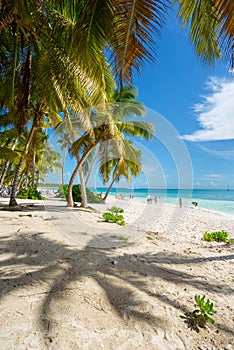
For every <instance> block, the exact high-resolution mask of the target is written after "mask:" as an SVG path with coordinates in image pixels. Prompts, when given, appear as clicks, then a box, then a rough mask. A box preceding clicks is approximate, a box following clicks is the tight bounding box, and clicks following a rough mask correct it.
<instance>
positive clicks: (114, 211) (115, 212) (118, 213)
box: [102, 206, 125, 226]
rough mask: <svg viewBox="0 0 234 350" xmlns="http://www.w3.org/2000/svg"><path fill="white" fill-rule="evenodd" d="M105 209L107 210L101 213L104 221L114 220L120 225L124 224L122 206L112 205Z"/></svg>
mask: <svg viewBox="0 0 234 350" xmlns="http://www.w3.org/2000/svg"><path fill="white" fill-rule="evenodd" d="M107 210H108V212H106V213H104V214H103V215H102V216H103V219H104V220H105V222H114V223H116V224H118V225H121V226H123V225H125V221H124V216H123V215H122V213H124V210H123V209H122V208H117V207H115V206H113V207H111V208H109V209H107Z"/></svg>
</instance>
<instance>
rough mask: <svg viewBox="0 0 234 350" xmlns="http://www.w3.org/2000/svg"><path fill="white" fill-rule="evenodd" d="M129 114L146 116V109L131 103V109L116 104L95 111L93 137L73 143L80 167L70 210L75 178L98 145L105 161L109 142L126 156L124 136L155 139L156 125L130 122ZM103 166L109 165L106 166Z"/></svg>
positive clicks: (77, 168) (72, 150) (73, 175)
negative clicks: (153, 136)
mask: <svg viewBox="0 0 234 350" xmlns="http://www.w3.org/2000/svg"><path fill="white" fill-rule="evenodd" d="M103 108H104V109H103ZM107 108H108V109H107ZM129 111H130V112H129ZM128 114H131V116H132V117H133V116H134V117H136V116H141V115H143V114H144V108H143V105H142V104H140V103H136V106H134V103H133V101H132V104H129V109H128V108H127V104H126V105H124V104H123V108H122V104H121V103H116V104H115V103H113V104H109V105H108V106H107V105H106V106H104V107H103V106H102V108H100V109H99V110H98V108H96V111H95V113H94V111H93V113H91V121H92V124H93V125H94V127H93V133H92V134H90V133H89V132H87V133H85V134H84V135H83V136H82V137H80V138H79V139H78V140H77V141H75V142H74V143H73V145H72V149H71V154H72V155H73V156H75V155H76V154H80V162H79V163H78V164H77V166H76V168H75V169H74V171H73V174H72V176H71V178H70V182H69V186H68V206H71V207H72V206H73V199H72V185H73V182H74V179H75V177H76V174H77V173H78V171H79V170H80V167H81V166H82V165H83V163H84V162H85V160H86V159H87V157H88V156H89V154H90V153H91V152H92V151H93V150H94V148H95V147H96V145H98V144H99V145H101V147H103V151H102V156H106V158H108V152H109V150H108V145H109V142H110V140H114V142H115V145H116V147H117V148H121V151H119V153H121V152H122V153H123V142H124V137H125V134H128V135H130V136H133V137H136V136H138V137H141V138H142V137H144V138H145V139H147V140H150V139H152V135H153V133H154V127H153V125H152V124H150V123H148V122H144V121H138V120H132V119H129V120H128V119H127V117H128V116H129V115H128ZM104 164H108V163H107V162H104Z"/></svg>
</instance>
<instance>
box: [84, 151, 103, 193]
mask: <svg viewBox="0 0 234 350" xmlns="http://www.w3.org/2000/svg"><path fill="white" fill-rule="evenodd" d="M99 153H100V148H99V150H98V151H97V154H96V156H95V157H94V159H93V161H92V163H91V165H90V168H89V172H88V175H87V176H86V180H85V185H86V186H87V183H88V181H89V178H90V175H91V172H92V170H93V166H94V164H95V162H96V160H97V158H98V155H99Z"/></svg>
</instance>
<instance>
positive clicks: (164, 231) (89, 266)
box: [0, 199, 234, 350]
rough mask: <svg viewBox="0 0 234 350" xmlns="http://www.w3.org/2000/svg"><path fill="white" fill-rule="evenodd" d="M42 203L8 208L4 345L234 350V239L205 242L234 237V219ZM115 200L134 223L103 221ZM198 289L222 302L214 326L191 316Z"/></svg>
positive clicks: (137, 206) (192, 211) (1, 215)
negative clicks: (217, 233)
mask: <svg viewBox="0 0 234 350" xmlns="http://www.w3.org/2000/svg"><path fill="white" fill-rule="evenodd" d="M21 202H23V203H26V202H28V203H31V202H30V201H21ZM6 203H7V200H5V199H0V206H4V205H5V204H6ZM34 203H35V206H34V207H31V208H30V207H24V208H23V210H22V211H12V212H11V211H5V210H2V211H0V225H1V226H0V227H1V228H0V239H1V245H0V249H1V256H0V269H1V301H0V302H1V306H0V310H1V326H0V349H17V350H21V349H22V350H26V349H36V350H37V349H38V350H41V349H42V350H44V349H59V350H60V349H61V350H64V349H81V350H86V349H90V350H93V349H98V350H99V349H106V350H109V349H110V350H112V349H113V350H117V349H118V350H122V349H123V350H124V349H136V348H137V347H138V348H140V349H147V350H148V349H154V350H155V349H156V350H158V349H160V350H167V349H168V350H175V349H178V350H183V349H186V350H187V349H188V350H195V349H202V350H205V349H209V350H211V349H212V350H215V349H219V350H221V349H227V350H231V349H233V350H234V283H233V282H234V273H233V271H234V269H233V267H234V245H233V244H224V243H208V242H204V241H202V236H203V233H204V232H205V231H213V230H221V229H224V230H227V231H228V232H229V236H230V237H234V220H233V216H231V215H230V216H228V215H225V214H221V213H214V212H208V211H203V210H199V209H197V208H184V209H183V210H180V209H179V208H175V207H174V206H171V205H162V204H158V205H155V204H152V205H150V204H149V205H146V204H144V203H142V202H137V201H117V200H114V199H111V200H110V201H109V203H107V204H106V205H95V210H89V209H87V210H80V209H74V210H68V209H66V207H65V205H64V203H63V202H61V201H58V200H48V201H46V202H45V207H43V205H42V204H43V203H41V202H34ZM112 204H114V205H117V206H121V207H124V209H125V220H126V222H127V224H126V226H124V227H120V226H118V225H116V224H109V223H104V222H103V221H102V212H103V211H105V209H106V208H107V207H110V206H111V205H112ZM45 208H46V210H45ZM196 294H200V295H203V294H205V295H206V297H208V298H210V299H211V300H212V301H213V302H214V306H215V309H216V310H217V315H215V320H216V323H215V325H214V326H212V325H211V326H208V327H207V328H206V329H197V327H196V325H194V324H192V323H191V318H190V317H189V314H188V312H191V311H193V310H194V296H195V295H196Z"/></svg>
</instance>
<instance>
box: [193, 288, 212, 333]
mask: <svg viewBox="0 0 234 350" xmlns="http://www.w3.org/2000/svg"><path fill="white" fill-rule="evenodd" d="M195 301H196V304H194V306H195V307H196V309H195V310H194V311H193V312H192V315H193V316H194V317H196V318H198V320H199V325H200V326H202V327H204V326H205V324H206V322H210V323H212V324H214V322H215V321H214V319H213V318H212V317H210V316H212V315H214V314H216V311H215V310H214V308H213V306H214V305H213V303H212V302H211V301H210V300H209V299H207V301H205V295H203V297H201V296H200V295H195Z"/></svg>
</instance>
